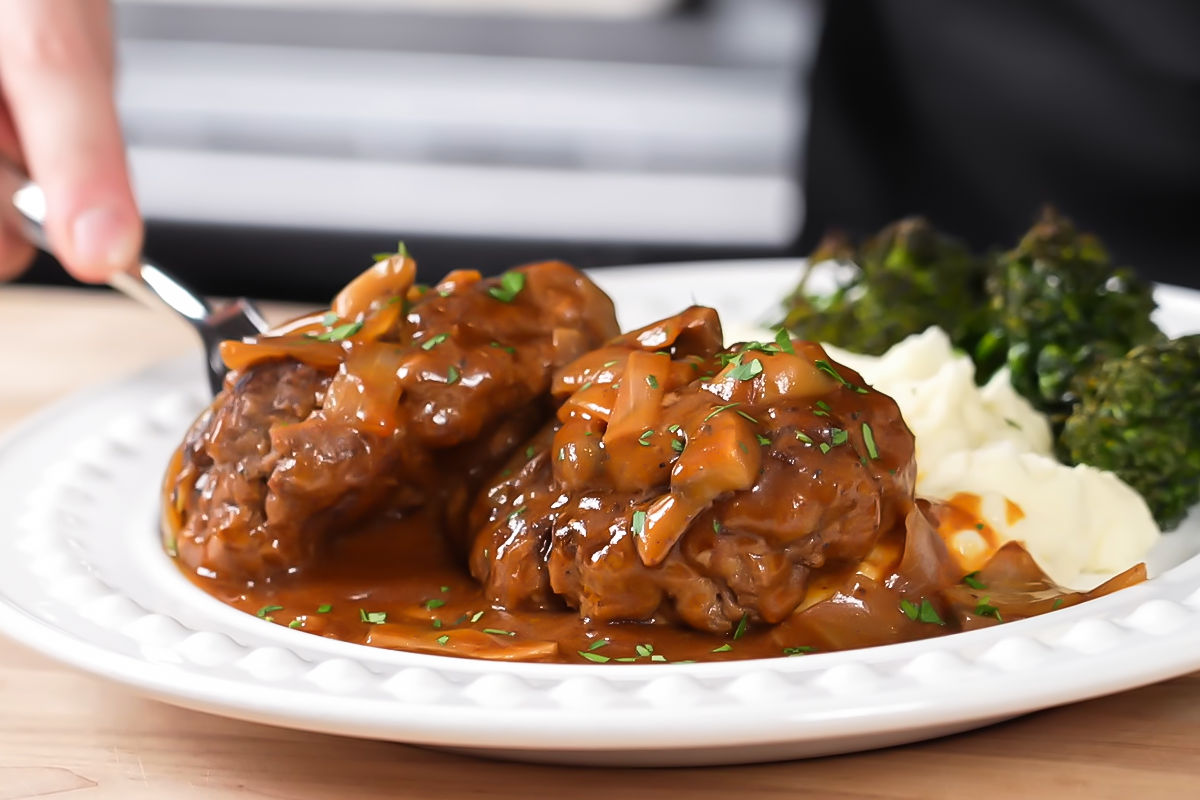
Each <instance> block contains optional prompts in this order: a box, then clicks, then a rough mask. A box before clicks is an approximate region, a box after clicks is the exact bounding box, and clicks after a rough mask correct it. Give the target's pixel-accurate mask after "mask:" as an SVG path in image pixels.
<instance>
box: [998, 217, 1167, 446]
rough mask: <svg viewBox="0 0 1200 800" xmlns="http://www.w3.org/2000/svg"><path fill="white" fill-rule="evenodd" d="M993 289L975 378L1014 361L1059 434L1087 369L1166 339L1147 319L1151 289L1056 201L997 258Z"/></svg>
mask: <svg viewBox="0 0 1200 800" xmlns="http://www.w3.org/2000/svg"><path fill="white" fill-rule="evenodd" d="M987 293H988V296H989V307H988V316H989V318H990V327H989V330H988V332H987V334H986V335H985V336H984V337H983V340H982V341H981V342H980V343H979V345H978V346H977V347H976V348H975V349H974V356H975V363H976V367H977V377H978V378H979V380H987V379H988V378H990V377H991V375H992V374H993V373H994V372H995V371H996V370H997V369H998V368H1000V367H1002V366H1007V367H1008V368H1009V371H1010V372H1011V373H1012V382H1013V388H1015V389H1016V390H1017V392H1018V393H1020V394H1021V395H1022V396H1024V397H1025V398H1026V399H1027V400H1029V402H1030V403H1032V404H1033V406H1034V408H1037V409H1038V410H1039V411H1042V412H1044V413H1045V414H1047V415H1048V416H1049V417H1050V421H1051V424H1052V425H1053V426H1054V429H1055V431H1056V432H1058V431H1060V430H1061V427H1062V423H1063V421H1064V420H1065V419H1066V417H1067V416H1068V415H1069V414H1070V413H1071V409H1072V407H1073V405H1074V403H1075V401H1076V399H1077V392H1076V389H1075V384H1076V383H1077V382H1078V381H1079V380H1081V379H1085V378H1086V374H1087V372H1088V371H1089V370H1091V369H1093V368H1094V367H1096V366H1097V365H1098V364H1100V363H1101V362H1103V361H1104V360H1105V359H1109V358H1120V357H1121V356H1124V355H1125V353H1127V352H1129V350H1130V348H1132V347H1134V346H1135V345H1139V344H1144V343H1147V342H1151V341H1154V340H1156V339H1159V338H1161V336H1162V334H1161V333H1160V332H1159V330H1158V327H1157V326H1155V324H1154V323H1153V322H1152V321H1151V320H1150V314H1151V312H1153V311H1154V308H1155V303H1154V298H1153V296H1152V293H1151V287H1150V286H1149V285H1148V284H1146V283H1145V282H1143V281H1141V280H1140V279H1139V278H1138V277H1137V276H1136V275H1135V274H1134V273H1133V271H1132V270H1130V269H1127V268H1124V267H1116V266H1114V265H1113V263H1112V259H1111V258H1110V257H1109V255H1108V252H1107V251H1106V250H1105V249H1104V246H1103V245H1102V244H1101V243H1100V242H1099V240H1097V239H1096V238H1095V237H1094V236H1092V235H1090V234H1086V233H1079V232H1078V231H1076V229H1075V226H1074V225H1072V224H1071V221H1070V220H1068V219H1067V218H1066V217H1063V216H1061V215H1059V214H1058V213H1057V212H1055V211H1054V210H1053V209H1050V208H1047V209H1046V210H1045V211H1043V212H1042V217H1041V219H1039V220H1038V222H1037V223H1036V224H1035V225H1034V226H1033V228H1032V229H1031V230H1030V231H1029V232H1028V233H1026V234H1025V236H1024V238H1022V239H1021V243H1020V244H1019V245H1018V246H1017V247H1016V249H1014V250H1012V251H1010V252H1008V253H1005V254H1003V255H1001V256H1000V257H999V258H998V259H997V260H996V263H995V265H994V266H993V268H992V270H991V274H990V276H989V278H988V283H987Z"/></svg>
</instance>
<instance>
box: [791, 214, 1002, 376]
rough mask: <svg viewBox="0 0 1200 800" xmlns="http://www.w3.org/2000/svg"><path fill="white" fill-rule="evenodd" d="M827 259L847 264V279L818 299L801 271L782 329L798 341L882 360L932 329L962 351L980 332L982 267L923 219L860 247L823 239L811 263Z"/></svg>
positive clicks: (909, 221) (893, 226)
mask: <svg viewBox="0 0 1200 800" xmlns="http://www.w3.org/2000/svg"><path fill="white" fill-rule="evenodd" d="M828 260H835V261H839V262H842V263H843V264H847V265H850V266H851V272H850V276H849V277H848V279H846V280H844V281H842V282H841V283H840V285H839V287H838V288H837V289H836V290H835V291H834V292H833V293H832V294H821V293H819V292H816V291H814V290H813V289H812V287H811V286H810V284H809V277H810V276H811V275H812V274H813V273H812V272H811V271H809V272H808V273H806V274H805V276H804V278H803V279H802V280H801V282H800V285H799V287H797V289H796V291H795V292H793V294H792V295H791V297H789V298H788V299H787V300H786V301H785V305H786V308H787V317H786V318H785V319H784V321H783V326H784V327H786V328H787V329H788V330H790V331H791V332H792V333H794V334H796V335H797V336H800V337H802V338H805V339H812V340H816V341H822V342H830V343H832V344H836V345H838V346H840V347H845V348H848V349H850V350H854V351H857V352H860V353H868V354H871V355H879V354H880V353H883V352H884V351H885V350H887V349H888V348H889V347H891V346H892V345H894V344H896V343H897V342H899V341H901V340H902V339H904V338H905V337H907V336H910V335H912V334H914V333H920V332H922V331H924V330H925V329H926V328H929V327H930V326H933V325H939V326H941V327H942V328H943V329H944V330H945V331H946V332H947V333H948V334H949V335H950V338H951V340H952V341H953V342H954V343H955V345H957V346H959V347H962V348H964V349H967V350H970V349H972V348H973V347H974V345H975V343H976V342H977V340H978V339H979V336H980V335H981V334H982V332H983V330H984V327H985V325H984V316H983V315H984V313H985V310H986V309H985V306H986V300H985V297H984V294H983V288H984V280H985V276H986V271H985V268H984V266H983V265H982V264H981V263H980V262H979V261H978V260H976V259H975V258H973V257H972V255H971V253H970V252H969V251H968V250H967V248H966V247H964V246H963V245H962V244H961V243H960V242H958V241H957V240H955V239H952V238H950V237H948V236H945V235H944V234H942V233H940V232H938V231H937V230H936V229H935V228H934V227H933V226H932V225H930V224H929V223H928V222H927V221H925V220H924V219H921V218H919V217H914V218H911V219H904V220H901V221H899V222H896V223H893V224H891V225H889V226H887V227H886V228H884V229H883V230H882V231H880V232H879V233H878V234H877V235H875V236H874V237H873V238H871V239H869V240H868V241H866V242H865V243H863V244H862V245H861V246H860V247H859V248H857V250H855V248H853V247H852V246H851V245H850V244H849V242H847V241H846V240H845V239H843V238H841V237H838V236H833V237H827V238H826V240H825V241H824V242H823V243H822V244H821V246H820V247H819V248H818V249H817V251H816V252H814V253H813V254H812V255H811V256H810V257H809V262H810V263H813V264H816V263H819V262H822V261H828Z"/></svg>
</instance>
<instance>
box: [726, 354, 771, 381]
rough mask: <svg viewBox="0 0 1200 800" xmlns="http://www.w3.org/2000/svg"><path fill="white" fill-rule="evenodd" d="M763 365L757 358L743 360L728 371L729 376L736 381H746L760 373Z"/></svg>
mask: <svg viewBox="0 0 1200 800" xmlns="http://www.w3.org/2000/svg"><path fill="white" fill-rule="evenodd" d="M762 371H763V365H762V362H761V361H759V360H758V359H757V358H756V359H753V360H752V361H749V362H743V363H740V364H738V365H737V366H736V367H734V368H733V369H731V370H730V371H729V377H731V378H733V379H734V380H737V381H748V380H750V379H752V378H753V377H754V376H755V375H760V374H762Z"/></svg>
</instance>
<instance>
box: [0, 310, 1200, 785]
mask: <svg viewBox="0 0 1200 800" xmlns="http://www.w3.org/2000/svg"><path fill="white" fill-rule="evenodd" d="M274 311H275V312H276V314H278V313H280V312H281V310H280V309H278V308H276V309H274ZM0 321H2V323H0V324H2V325H3V327H4V331H5V333H4V336H3V340H2V342H3V343H0V386H2V387H3V391H2V392H0V431H2V430H4V429H7V428H10V427H11V426H13V425H14V424H16V423H18V422H19V421H20V420H21V419H22V418H23V417H25V416H27V415H28V414H30V413H32V412H34V411H36V410H37V409H39V408H40V407H42V406H45V405H47V404H48V403H51V402H53V401H55V400H57V399H59V398H61V397H63V396H65V395H66V394H68V393H70V392H73V391H75V390H78V389H81V388H83V387H86V386H89V385H92V384H94V383H96V382H98V381H102V380H105V379H109V378H114V377H119V376H121V375H125V374H128V373H130V372H133V371H135V370H137V369H139V368H141V367H143V366H146V365H148V364H151V363H153V362H154V361H156V360H159V359H162V358H165V357H168V356H171V355H175V354H178V353H182V352H185V351H186V350H187V349H188V348H190V347H193V346H194V345H193V342H192V338H191V336H192V334H191V332H190V331H188V330H187V329H186V328H185V327H184V326H181V325H179V324H178V323H176V322H174V321H172V320H171V319H169V318H167V317H162V316H159V315H157V314H155V313H153V312H150V311H147V310H144V309H142V308H139V307H137V306H135V305H134V304H133V303H131V302H129V301H126V300H125V299H124V298H121V297H117V296H115V295H112V294H108V293H103V292H84V291H75V290H53V289H31V288H20V287H0ZM7 511H8V510H7V509H3V508H0V514H4V513H6V512H7ZM980 691H987V687H986V686H981V687H980ZM60 795H61V796H62V797H63V798H64V800H68V798H69V799H70V800H74V798H79V800H101V799H102V798H105V799H107V798H121V800H126V799H129V800H137V799H138V798H176V797H180V798H202V799H204V800H207V799H208V798H214V799H215V798H231V800H232V799H234V798H239V799H242V800H244V799H245V798H272V799H273V800H279V799H283V800H310V798H313V799H315V798H338V800H356V799H357V798H431V799H432V798H438V799H439V800H440V799H441V798H467V797H470V798H478V797H498V798H535V797H564V798H565V797H570V798H573V799H574V798H581V799H587V798H614V797H615V798H668V797H686V798H689V800H698V799H702V798H726V797H729V798H734V797H736V798H785V797H800V796H805V797H830V798H839V799H840V800H850V799H851V798H864V799H866V798H870V799H871V800H881V799H882V798H912V799H913V800H941V799H942V798H945V800H989V799H990V798H1005V799H1006V800H1007V799H1008V798H1043V797H1045V798H1076V797H1079V798H1085V797H1086V798H1121V799H1122V800H1124V799H1125V798H1150V797H1163V798H1166V797H1170V798H1180V799H1183V798H1192V797H1200V673H1198V674H1196V675H1191V676H1188V677H1185V678H1180V679H1178V680H1174V681H1169V682H1167V683H1163V684H1159V685H1157V686H1149V687H1146V688H1144V689H1139V690H1137V691H1132V692H1128V693H1126V694H1121V695H1117V696H1114V697H1107V698H1103V699H1100V700H1093V701H1091V702H1087V703H1080V704H1078V705H1074V706H1069V707H1066V708H1060V709H1054V710H1050V711H1045V712H1042V713H1039V714H1033V715H1031V716H1027V717H1024V718H1022V719H1019V720H1015V721H1013V722H1008V723H1005V724H1002V725H996V726H993V727H991V728H987V729H985V730H982V731H977V732H974V733H968V734H962V735H958V736H953V737H950V738H946V739H941V740H937V741H933V742H926V743H922V744H916V745H909V746H906V747H897V748H892V749H890V750H882V751H876V752H872V753H864V754H860V755H851V756H841V757H836V758H824V759H818V760H812V761H803V762H791V763H780V764H765V765H756V766H746V767H720V768H716V767H714V768H709V769H679V770H621V769H575V768H562V767H538V766H527V765H521V764H505V763H498V762H489V761H482V760H475V759H470V758H464V757H459V756H452V755H445V754H442V753H438V752H434V751H427V750H421V749H418V748H414V747H407V746H404V745H398V744H389V743H383V742H369V741H358V740H354V739H343V738H338V737H334V736H322V735H317V734H310V733H297V732H294V731H288V730H281V729H276V728H269V727H264V726H262V725H254V724H249V723H244V722H235V721H232V720H226V719H221V718H218V717H212V716H207V715H205V714H201V713H197V712H192V711H184V710H181V709H176V708H173V707H171V706H167V705H163V704H161V703H157V702H154V701H151V700H145V699H142V698H140V697H137V696H136V695H134V694H132V693H129V692H126V691H125V690H123V689H119V688H116V687H114V686H111V685H108V684H106V683H103V682H101V681H99V680H96V679H94V678H91V677H89V676H87V675H83V674H80V673H78V672H76V671H75V670H73V669H68V668H66V667H61V666H59V665H57V664H55V663H54V662H52V661H50V660H48V659H46V658H43V657H42V656H40V655H37V654H35V653H33V652H30V651H29V650H26V649H25V648H23V647H21V646H19V645H17V644H15V643H12V642H9V641H8V640H7V639H3V638H2V637H0V800H15V798H43V797H53V798H57V797H58V796H60Z"/></svg>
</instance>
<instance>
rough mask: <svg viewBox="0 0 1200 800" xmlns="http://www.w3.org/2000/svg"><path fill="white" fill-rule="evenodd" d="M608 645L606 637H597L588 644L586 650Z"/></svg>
mask: <svg viewBox="0 0 1200 800" xmlns="http://www.w3.org/2000/svg"><path fill="white" fill-rule="evenodd" d="M607 646H608V639H597V640H596V641H594V642H592V643H591V645H589V646H588V650H599V649H600V648H601V647H607Z"/></svg>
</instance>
